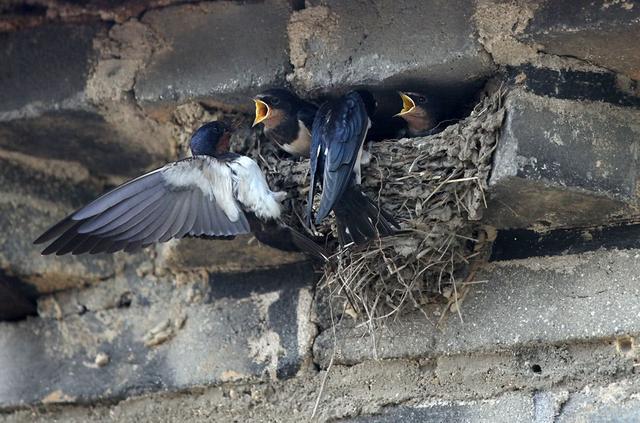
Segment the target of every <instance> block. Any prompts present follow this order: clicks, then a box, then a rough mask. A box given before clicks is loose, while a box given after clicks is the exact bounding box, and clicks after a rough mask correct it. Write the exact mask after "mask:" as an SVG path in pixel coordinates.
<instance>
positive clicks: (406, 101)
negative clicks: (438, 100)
mask: <svg viewBox="0 0 640 423" xmlns="http://www.w3.org/2000/svg"><path fill="white" fill-rule="evenodd" d="M398 94H400V98H402V110H400V113H398V114H396V116H402V115H406V114H407V113H409V112H411V111H412V110H413V109H414V108H415V107H416V103H414V101H413V100H412V99H411V97H409V96H408V95H406V94H405V93H402V92H399V93H398Z"/></svg>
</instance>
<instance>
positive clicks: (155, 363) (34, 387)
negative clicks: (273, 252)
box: [0, 266, 315, 407]
mask: <svg viewBox="0 0 640 423" xmlns="http://www.w3.org/2000/svg"><path fill="white" fill-rule="evenodd" d="M309 275H311V276H312V275H313V273H312V272H309V271H308V269H305V268H303V267H295V266H294V267H283V268H281V269H280V270H278V271H275V272H271V273H261V274H251V273H249V274H244V275H237V276H229V277H222V276H216V275H213V276H212V278H211V281H207V280H206V279H204V280H203V279H200V282H196V283H193V282H192V283H191V284H190V285H182V287H181V288H178V289H175V288H174V287H173V286H172V285H171V283H170V281H168V280H167V279H162V280H159V281H157V282H156V281H154V278H153V277H144V278H142V279H140V278H138V277H136V276H135V274H131V273H130V272H129V273H128V274H127V275H126V276H124V277H119V278H116V280H115V281H113V280H112V281H107V282H103V285H104V284H109V283H112V284H114V285H113V287H112V289H110V290H105V287H104V286H99V287H97V288H96V290H94V291H93V296H99V295H100V292H101V291H100V290H102V295H103V296H104V300H103V301H102V302H101V303H96V302H95V301H96V300H93V303H86V304H83V303H85V301H84V300H83V298H82V296H74V295H71V296H69V295H65V294H60V295H58V296H56V297H53V298H51V299H49V300H46V301H45V300H43V301H41V304H40V306H39V307H40V314H41V315H42V316H43V318H32V319H28V320H26V321H23V322H19V323H16V324H6V323H5V324H0V362H2V363H3V369H4V370H3V372H0V407H11V406H17V405H20V404H32V403H45V404H46V403H60V402H63V403H64V402H76V401H80V402H85V401H95V400H98V399H117V398H124V397H126V396H128V395H133V394H136V393H142V392H145V391H149V390H153V391H155V390H158V389H162V390H177V389H188V388H192V387H194V386H200V385H209V384H214V383H221V382H226V381H238V380H251V379H260V378H266V379H267V380H270V379H274V380H275V379H277V378H282V377H287V376H291V375H293V374H295V373H296V372H297V371H298V370H299V369H300V368H301V367H303V366H305V365H306V364H305V363H306V360H307V359H308V357H309V352H310V349H311V340H312V338H313V336H314V334H315V329H314V326H313V325H312V324H311V323H310V322H309V318H310V310H311V302H312V294H311V292H310V289H311V283H312V280H310V279H309ZM193 279H196V280H198V279H199V278H192V281H193ZM91 297H92V296H91V295H88V296H85V297H84V298H85V300H86V298H91ZM74 311H75V312H74ZM57 319H59V320H57Z"/></svg>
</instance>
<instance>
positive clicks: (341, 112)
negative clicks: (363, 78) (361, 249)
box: [307, 91, 397, 245]
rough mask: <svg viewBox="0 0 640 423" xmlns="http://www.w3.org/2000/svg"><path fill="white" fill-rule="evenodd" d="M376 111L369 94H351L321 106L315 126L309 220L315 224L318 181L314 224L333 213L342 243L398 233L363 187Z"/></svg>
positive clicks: (359, 242)
mask: <svg viewBox="0 0 640 423" xmlns="http://www.w3.org/2000/svg"><path fill="white" fill-rule="evenodd" d="M374 110H375V101H374V99H373V96H371V94H370V93H368V92H367V91H357V92H356V91H351V92H350V93H348V94H346V95H344V96H342V97H340V98H338V99H337V100H334V101H330V102H327V103H325V104H323V105H322V107H321V108H320V110H318V113H317V114H316V118H315V120H314V122H313V131H312V134H313V142H312V147H311V161H310V174H311V187H310V190H309V199H308V204H307V219H308V223H309V225H311V220H312V219H311V214H312V206H313V198H314V195H315V188H316V182H319V183H320V185H321V186H322V195H321V198H320V205H319V208H318V211H317V213H316V218H315V222H316V224H319V223H320V222H321V221H322V220H323V219H324V218H325V217H327V215H328V214H329V213H330V212H331V211H332V210H333V212H334V213H335V216H336V223H337V227H338V236H339V240H340V243H341V244H343V245H344V244H347V243H350V242H355V243H356V244H361V243H364V242H366V241H368V240H370V239H374V238H376V237H378V236H385V235H389V234H392V233H393V232H394V230H393V227H394V226H396V227H397V224H396V223H395V222H394V221H393V219H392V217H391V216H389V215H388V214H387V213H385V212H384V211H382V210H380V209H379V208H378V206H377V205H376V203H375V202H374V201H373V200H371V199H370V198H369V197H367V196H366V195H365V194H364V193H363V192H362V190H361V189H360V186H359V185H360V181H361V171H360V162H361V158H362V148H363V143H364V140H365V138H366V136H367V131H368V130H369V128H370V127H371V119H370V116H371V115H372V114H373V112H374Z"/></svg>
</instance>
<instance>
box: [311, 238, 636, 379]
mask: <svg viewBox="0 0 640 423" xmlns="http://www.w3.org/2000/svg"><path fill="white" fill-rule="evenodd" d="M638 274H640V250H628V251H617V250H613V251H600V252H594V253H585V254H582V255H576V256H560V257H544V258H531V259H527V260H514V261H510V262H494V263H493V264H492V265H490V266H489V267H487V269H486V270H484V271H483V272H482V273H481V274H479V275H478V276H477V279H478V280H483V281H485V280H486V282H484V283H481V284H478V285H477V286H475V287H474V289H473V290H472V291H471V293H470V294H468V295H467V297H466V299H465V301H464V302H463V303H462V305H461V313H462V317H463V319H464V322H461V321H460V319H459V318H458V316H457V315H456V314H455V313H453V314H450V315H449V316H448V317H447V320H446V321H445V322H444V324H443V325H442V326H441V327H440V328H436V327H435V324H434V323H433V322H437V320H438V319H439V314H440V310H438V309H432V308H429V309H427V312H428V316H429V317H430V318H431V319H432V322H429V321H427V320H426V319H425V316H424V315H422V314H416V315H414V316H413V317H410V316H405V317H403V319H402V321H399V322H389V323H388V324H387V325H386V326H385V327H382V328H379V329H376V330H375V331H374V332H373V334H374V335H375V336H374V337H372V336H371V332H370V330H369V328H368V327H366V326H364V327H354V325H353V324H352V323H351V322H350V320H351V319H350V318H346V317H345V319H346V320H344V321H343V323H342V324H341V325H339V326H338V330H337V336H336V338H335V341H334V336H333V333H332V331H331V330H325V331H323V332H322V333H321V334H320V335H319V336H318V338H317V339H316V343H315V345H314V354H315V357H316V361H317V362H319V363H320V365H321V366H322V367H326V366H327V365H328V363H329V360H330V358H331V356H332V355H333V354H334V347H333V345H334V342H336V350H335V362H337V363H344V364H353V363H357V362H361V361H363V360H368V359H372V358H376V357H377V358H406V357H412V358H427V357H437V356H440V355H442V354H467V353H471V352H476V353H477V352H489V351H496V350H511V349H514V348H519V347H523V346H531V345H554V344H558V343H571V342H589V341H590V340H600V339H614V338H616V337H618V336H624V335H627V334H629V335H631V336H638V334H640V321H639V320H638V315H639V314H640V279H639V277H638V276H637V275H638ZM532 299H535V300H534V301H532Z"/></svg>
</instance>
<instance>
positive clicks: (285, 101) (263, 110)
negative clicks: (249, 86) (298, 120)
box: [253, 88, 302, 128]
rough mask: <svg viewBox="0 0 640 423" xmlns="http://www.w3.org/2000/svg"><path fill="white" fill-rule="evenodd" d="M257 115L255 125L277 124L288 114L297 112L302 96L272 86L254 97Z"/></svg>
mask: <svg viewBox="0 0 640 423" xmlns="http://www.w3.org/2000/svg"><path fill="white" fill-rule="evenodd" d="M253 101H254V102H255V103H256V117H255V120H254V121H253V126H256V125H257V124H259V123H263V124H264V126H265V128H271V127H274V126H277V125H278V124H279V123H280V122H281V121H282V120H283V119H284V118H285V117H286V116H287V115H289V114H295V113H296V108H297V107H298V104H299V103H300V102H301V101H302V100H301V99H300V97H298V96H297V95H296V94H294V93H292V92H291V91H289V90H287V89H284V88H272V89H270V90H266V91H263V92H261V93H260V94H258V95H257V96H255V97H254V98H253Z"/></svg>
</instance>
